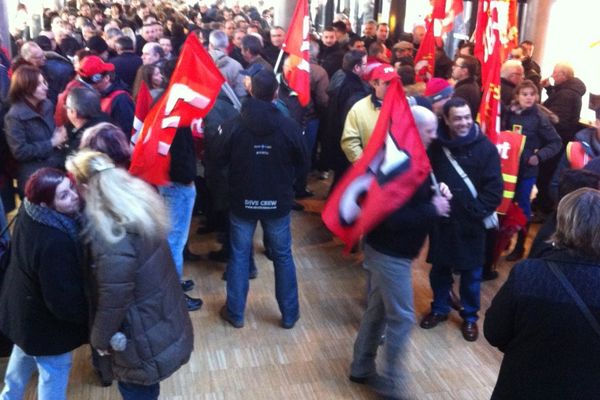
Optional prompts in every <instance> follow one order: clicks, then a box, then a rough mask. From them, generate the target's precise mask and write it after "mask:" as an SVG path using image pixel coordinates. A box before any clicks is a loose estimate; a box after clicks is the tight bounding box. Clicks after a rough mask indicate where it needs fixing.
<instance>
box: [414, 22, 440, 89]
mask: <svg viewBox="0 0 600 400" xmlns="http://www.w3.org/2000/svg"><path fill="white" fill-rule="evenodd" d="M433 24H434V19H432V18H431V19H429V20H428V21H427V26H426V28H427V31H426V32H425V36H424V37H423V41H422V42H421V45H420V46H419V50H418V51H417V55H416V56H415V78H416V80H417V82H427V81H428V80H429V79H431V78H433V73H434V68H435V37H434V32H433Z"/></svg>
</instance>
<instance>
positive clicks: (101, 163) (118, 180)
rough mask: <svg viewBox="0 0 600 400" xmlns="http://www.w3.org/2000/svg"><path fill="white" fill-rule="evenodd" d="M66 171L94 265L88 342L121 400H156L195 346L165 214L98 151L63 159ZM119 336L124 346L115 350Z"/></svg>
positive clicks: (145, 189) (146, 189)
mask: <svg viewBox="0 0 600 400" xmlns="http://www.w3.org/2000/svg"><path fill="white" fill-rule="evenodd" d="M67 169H68V171H69V172H70V173H71V174H72V175H73V176H74V177H75V180H76V181H77V183H78V184H79V185H80V188H81V192H82V196H83V197H84V198H85V200H86V208H85V214H86V216H87V226H86V227H85V232H86V235H87V239H88V240H89V243H90V248H91V252H92V258H93V260H94V264H93V267H92V277H93V278H92V279H93V287H94V289H95V290H94V292H93V302H94V312H95V316H94V319H93V324H92V328H91V336H90V344H91V345H92V346H93V347H94V348H95V349H98V353H99V354H101V355H107V354H108V355H110V357H111V360H112V368H113V373H114V376H115V378H116V379H117V380H118V381H119V391H120V392H121V395H122V396H123V398H124V399H132V398H144V399H156V398H158V395H159V391H160V387H159V382H160V381H161V380H163V379H165V378H167V377H168V376H170V375H171V374H173V373H174V372H175V371H176V370H177V369H179V367H181V366H182V365H183V364H185V363H186V362H187V361H188V360H189V357H190V353H191V351H192V347H193V332H192V325H191V322H190V319H189V316H188V311H187V307H186V303H185V300H184V297H183V293H182V291H181V286H180V284H179V278H178V276H177V273H176V270H175V266H174V265H173V260H172V257H171V254H170V250H169V245H168V243H167V240H166V233H167V231H168V229H169V224H168V218H167V211H166V209H165V206H164V204H163V201H162V199H161V197H160V196H159V195H158V194H157V193H156V192H155V191H154V190H153V189H152V188H151V187H150V186H149V185H147V184H146V183H144V182H143V181H141V180H139V179H137V178H135V177H132V176H131V175H129V173H127V172H126V171H125V170H123V169H121V168H117V167H116V166H115V164H114V162H113V161H112V160H111V159H110V158H108V157H107V156H106V155H104V154H102V153H99V152H94V151H91V150H82V151H80V152H79V153H77V154H76V155H74V156H72V157H70V158H69V159H68V160H67ZM118 332H120V333H122V334H124V336H125V338H126V344H125V346H123V343H120V345H121V346H118V345H117V344H116V341H115V339H116V338H117V337H118V336H120V335H115V334H117V333H118ZM111 339H112V341H111ZM111 346H112V347H111ZM122 346H123V347H124V349H122ZM115 347H116V348H118V349H120V351H117V350H115V349H114V348H115Z"/></svg>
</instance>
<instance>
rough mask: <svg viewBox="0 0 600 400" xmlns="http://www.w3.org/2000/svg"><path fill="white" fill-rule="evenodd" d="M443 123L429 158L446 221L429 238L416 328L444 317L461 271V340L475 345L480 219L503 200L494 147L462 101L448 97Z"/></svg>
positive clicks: (481, 238)
mask: <svg viewBox="0 0 600 400" xmlns="http://www.w3.org/2000/svg"><path fill="white" fill-rule="evenodd" d="M444 120H445V122H446V125H447V129H445V127H444V128H442V129H439V130H438V136H439V137H438V140H437V141H436V142H434V143H433V144H432V145H431V147H430V148H429V159H430V160H431V166H432V167H433V171H434V173H435V175H436V177H437V178H438V180H439V181H441V182H445V183H446V184H447V185H448V186H449V188H450V191H451V192H452V193H453V195H454V196H453V198H452V202H451V206H452V213H451V214H450V216H449V218H443V219H441V220H440V221H438V222H437V223H436V224H435V226H434V229H433V231H432V232H431V235H430V245H429V255H428V261H429V262H430V263H431V264H432V266H431V272H430V274H429V281H430V283H431V288H432V289H433V302H432V303H431V312H430V313H429V314H428V315H427V316H425V318H424V319H423V320H422V321H421V328H423V329H430V328H433V327H435V326H437V325H438V324H439V323H440V322H442V321H445V320H446V319H448V313H449V312H450V295H449V294H450V289H451V287H452V282H453V278H452V273H453V272H456V273H460V297H461V306H462V309H461V311H460V315H461V317H462V318H463V320H464V322H463V325H462V328H461V330H462V334H463V337H464V339H465V340H467V341H474V340H477V337H478V335H479V331H478V328H477V319H478V316H477V313H478V311H479V307H480V284H481V274H482V266H483V262H484V253H485V229H486V228H485V225H484V222H483V220H484V219H485V218H486V217H488V216H489V215H491V214H492V213H493V212H494V211H495V210H496V207H498V205H500V201H501V200H502V190H503V183H502V174H501V172H500V157H499V155H498V150H497V149H496V146H495V145H494V144H492V143H491V142H490V140H489V139H488V138H487V137H486V136H485V135H484V134H483V132H481V130H480V129H479V126H478V125H477V124H476V123H474V122H473V117H472V115H471V110H470V109H469V105H468V104H467V102H466V101H465V100H464V99H461V98H453V99H450V100H449V101H448V102H447V103H446V104H444ZM454 162H455V163H456V164H457V166H458V167H459V168H460V169H461V170H462V171H459V168H457V167H456V166H455V165H454ZM465 174H466V177H465V176H463V175H465ZM467 179H468V180H469V181H468V182H467ZM471 187H472V188H471Z"/></svg>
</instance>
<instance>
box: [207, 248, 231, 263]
mask: <svg viewBox="0 0 600 400" xmlns="http://www.w3.org/2000/svg"><path fill="white" fill-rule="evenodd" d="M208 259H209V260H211V261H216V262H220V263H226V262H227V261H229V252H228V251H227V250H225V249H221V250H219V251H211V252H210V253H208Z"/></svg>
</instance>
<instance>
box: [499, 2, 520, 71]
mask: <svg viewBox="0 0 600 400" xmlns="http://www.w3.org/2000/svg"><path fill="white" fill-rule="evenodd" d="M509 1H510V5H509V6H508V20H507V23H508V26H507V27H506V35H507V40H508V43H507V48H506V53H505V54H506V56H508V54H510V51H511V50H512V49H514V48H517V47H518V46H519V27H518V25H519V19H518V16H517V11H518V6H517V0H509ZM504 59H505V58H503V60H504Z"/></svg>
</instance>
